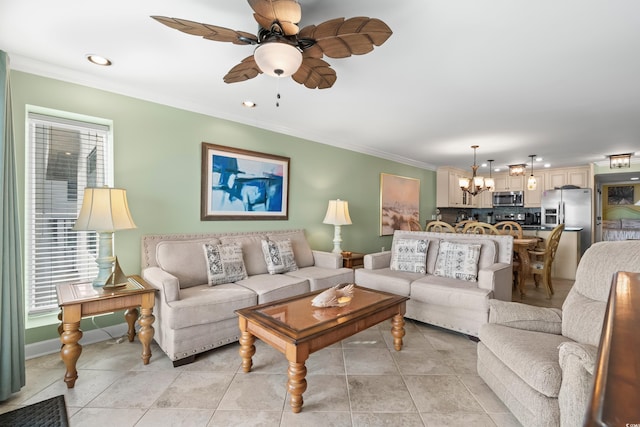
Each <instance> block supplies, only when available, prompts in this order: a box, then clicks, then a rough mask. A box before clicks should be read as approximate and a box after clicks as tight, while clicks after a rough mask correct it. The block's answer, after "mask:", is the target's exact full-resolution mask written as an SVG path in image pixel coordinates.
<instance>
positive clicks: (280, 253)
mask: <svg viewBox="0 0 640 427" xmlns="http://www.w3.org/2000/svg"><path fill="white" fill-rule="evenodd" d="M262 254H263V255H264V260H265V262H266V263H267V271H268V272H269V274H278V273H286V272H287V271H295V270H297V269H298V265H297V264H296V260H295V258H294V257H293V249H292V247H291V240H289V239H287V240H263V241H262Z"/></svg>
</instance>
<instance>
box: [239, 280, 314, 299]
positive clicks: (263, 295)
mask: <svg viewBox="0 0 640 427" xmlns="http://www.w3.org/2000/svg"><path fill="white" fill-rule="evenodd" d="M236 284H238V285H240V286H244V287H245V288H247V289H250V290H252V291H253V292H255V293H256V294H257V295H258V304H264V303H266V302H271V301H276V300H279V299H282V298H288V297H292V296H296V295H300V294H304V293H306V292H310V285H309V281H308V280H307V279H303V278H300V277H293V276H289V275H287V274H258V275H255V276H249V277H247V278H246V279H243V280H239V281H237V282H236Z"/></svg>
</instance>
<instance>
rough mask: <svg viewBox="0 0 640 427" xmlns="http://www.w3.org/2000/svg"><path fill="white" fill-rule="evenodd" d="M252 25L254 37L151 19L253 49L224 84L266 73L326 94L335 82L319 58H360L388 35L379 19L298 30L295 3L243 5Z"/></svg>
mask: <svg viewBox="0 0 640 427" xmlns="http://www.w3.org/2000/svg"><path fill="white" fill-rule="evenodd" d="M247 1H248V2H249V6H251V8H252V9H253V11H254V14H253V17H254V18H255V20H256V21H257V22H258V26H259V28H258V35H257V36H256V35H254V34H251V33H248V32H245V31H236V30H231V29H229V28H224V27H219V26H216V25H210V24H201V23H197V22H193V21H188V20H186V19H179V18H168V17H166V16H152V18H153V19H155V20H156V21H158V22H161V23H162V24H164V25H166V26H168V27H171V28H175V29H176V30H179V31H182V32H184V33H187V34H192V35H194V36H202V37H203V38H205V39H207V40H213V41H219V42H229V43H233V44H237V45H257V47H256V49H255V51H254V53H253V55H251V56H248V57H247V58H245V59H243V60H242V61H241V62H240V63H239V64H238V65H236V66H235V67H233V68H232V69H231V70H229V72H228V73H227V74H226V75H225V76H224V82H225V83H237V82H242V81H245V80H249V79H252V78H254V77H256V76H257V75H258V74H261V73H263V72H264V73H266V74H269V75H272V76H276V77H288V76H292V78H293V80H295V81H296V82H297V83H300V84H303V85H305V86H306V87H308V88H310V89H316V88H317V89H327V88H330V87H331V86H333V84H334V83H335V81H336V78H337V77H336V72H335V70H334V69H332V68H331V65H329V64H328V63H327V62H325V61H323V60H322V59H321V58H322V57H323V56H324V55H326V56H328V57H330V58H347V57H349V56H351V55H364V54H365V53H369V52H371V51H372V50H373V47H374V46H380V45H382V44H383V43H384V42H385V41H386V40H387V39H388V38H389V37H390V36H391V34H392V32H391V29H390V28H389V27H388V26H387V24H385V23H384V22H382V21H381V20H379V19H376V18H367V17H355V18H350V19H345V18H336V19H331V20H329V21H326V22H323V23H321V24H318V25H309V26H306V27H304V28H302V29H299V28H298V23H299V22H300V18H301V17H302V10H301V7H300V4H299V3H298V2H297V1H296V0H247Z"/></svg>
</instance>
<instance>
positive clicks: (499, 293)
mask: <svg viewBox="0 0 640 427" xmlns="http://www.w3.org/2000/svg"><path fill="white" fill-rule="evenodd" d="M512 283H513V267H512V266H511V264H505V263H500V262H498V263H495V264H492V265H490V266H488V267H485V268H483V269H481V270H480V271H478V287H479V288H481V289H488V290H491V291H493V298H494V299H499V300H502V301H511V293H512V292H511V287H512Z"/></svg>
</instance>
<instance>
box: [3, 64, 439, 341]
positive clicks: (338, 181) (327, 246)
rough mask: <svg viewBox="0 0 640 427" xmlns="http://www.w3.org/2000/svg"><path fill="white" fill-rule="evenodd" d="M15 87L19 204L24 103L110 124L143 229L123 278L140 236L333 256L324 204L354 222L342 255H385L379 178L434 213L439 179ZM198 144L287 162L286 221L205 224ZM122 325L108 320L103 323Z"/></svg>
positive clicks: (127, 102) (132, 264) (208, 124)
mask: <svg viewBox="0 0 640 427" xmlns="http://www.w3.org/2000/svg"><path fill="white" fill-rule="evenodd" d="M11 84H12V96H13V111H14V116H13V119H14V129H15V137H16V152H17V164H18V169H19V171H18V173H19V176H18V180H19V186H20V188H19V193H20V204H21V206H24V164H25V158H24V157H25V150H24V148H25V146H24V144H25V114H26V106H27V105H34V106H38V107H46V108H51V109H56V110H62V111H67V112H71V113H77V114H83V115H88V116H93V117H99V118H103V119H108V120H112V121H113V124H114V125H113V130H114V162H115V186H116V187H122V188H126V189H127V196H128V200H129V207H130V209H131V214H132V215H133V219H134V221H135V222H136V224H137V226H138V228H137V229H135V230H127V231H120V232H117V233H116V236H115V252H116V254H117V255H118V259H119V261H120V264H121V266H122V269H123V271H124V272H125V273H127V274H135V273H139V272H140V237H141V236H142V235H144V234H155V233H193V232H207V231H210V232H220V231H244V230H247V231H252V230H275V229H289V228H304V229H305V230H306V232H307V236H308V238H309V241H310V244H311V246H312V247H313V248H314V249H319V250H331V249H332V247H333V243H332V239H333V227H332V226H330V225H326V224H322V219H323V218H324V213H325V211H326V207H327V202H328V200H330V199H335V198H340V199H343V200H348V201H349V211H350V214H351V219H352V221H353V225H349V226H344V227H342V238H343V244H342V247H343V249H346V250H352V251H358V252H374V251H378V250H380V248H381V247H382V246H385V247H387V248H389V247H390V245H391V237H388V236H385V237H380V236H379V210H380V207H379V203H380V201H379V200H380V173H382V172H384V173H390V174H396V175H401V176H406V177H411V178H418V179H420V192H421V195H420V220H421V223H423V224H424V223H425V221H426V220H427V219H428V218H431V215H432V214H433V213H434V211H435V192H436V174H435V171H431V170H425V169H421V168H417V167H412V166H407V165H404V164H400V163H397V162H392V161H387V160H384V159H381V158H377V157H373V156H369V155H365V154H360V153H356V152H353V151H349V150H343V149H339V148H335V147H332V146H328V145H325V144H319V143H314V142H311V141H308V140H304V139H300V138H295V137H290V136H286V135H283V134H279V133H275V132H270V131H266V130H261V129H258V128H255V127H251V126H246V125H241V124H238V123H234V122H231V121H227V120H222V119H218V118H215V117H210V116H206V115H203V114H197V113H192V112H188V111H185V110H180V109H177V108H172V107H167V106H164V105H159V104H155V103H151V102H147V101H142V100H140V99H134V98H130V97H126V96H122V95H118V94H115V93H110V92H105V91H101V90H97V89H93V88H89V87H86V86H80V85H76V84H71V83H67V82H63V81H59V80H53V79H49V78H44V77H40V76H36V75H33V74H28V73H22V72H17V71H14V72H12V74H11ZM202 142H209V143H215V144H220V145H227V146H233V147H238V148H243V149H247V150H253V151H258V152H264V153H269V154H276V155H281V156H287V157H290V158H291V165H290V186H289V219H288V220H287V221H200V160H201V159H200V150H201V143H202ZM389 143H390V144H392V143H393V141H389ZM23 235H24V233H23ZM121 321H122V317H120V316H112V318H101V320H100V324H101V326H107V325H108V324H114V323H119V322H121ZM83 327H84V324H83ZM56 328H57V326H56V325H51V326H47V327H40V328H33V329H29V330H28V331H27V335H26V340H27V343H32V342H37V341H41V340H44V339H50V338H53V337H55V336H57V329H56Z"/></svg>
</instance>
